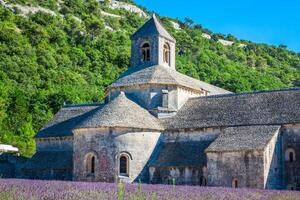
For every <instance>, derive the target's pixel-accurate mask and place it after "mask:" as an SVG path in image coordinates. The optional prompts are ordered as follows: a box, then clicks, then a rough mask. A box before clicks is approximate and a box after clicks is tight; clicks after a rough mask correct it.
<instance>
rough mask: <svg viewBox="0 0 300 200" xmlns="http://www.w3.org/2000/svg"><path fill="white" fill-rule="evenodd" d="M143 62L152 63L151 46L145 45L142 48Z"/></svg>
mask: <svg viewBox="0 0 300 200" xmlns="http://www.w3.org/2000/svg"><path fill="white" fill-rule="evenodd" d="M142 61H143V62H146V61H150V44H149V43H145V44H143V46H142Z"/></svg>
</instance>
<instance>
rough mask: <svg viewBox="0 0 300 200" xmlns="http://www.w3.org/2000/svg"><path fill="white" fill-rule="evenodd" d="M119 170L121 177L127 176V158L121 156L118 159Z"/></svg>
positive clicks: (124, 155)
mask: <svg viewBox="0 0 300 200" xmlns="http://www.w3.org/2000/svg"><path fill="white" fill-rule="evenodd" d="M119 170H120V175H121V176H129V156H128V155H127V154H121V156H120V159H119Z"/></svg>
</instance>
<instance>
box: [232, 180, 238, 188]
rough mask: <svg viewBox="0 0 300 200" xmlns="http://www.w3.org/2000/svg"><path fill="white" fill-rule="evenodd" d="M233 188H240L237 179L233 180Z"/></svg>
mask: <svg viewBox="0 0 300 200" xmlns="http://www.w3.org/2000/svg"><path fill="white" fill-rule="evenodd" d="M232 187H233V188H238V187H239V185H238V180H237V179H236V178H235V179H233V180H232Z"/></svg>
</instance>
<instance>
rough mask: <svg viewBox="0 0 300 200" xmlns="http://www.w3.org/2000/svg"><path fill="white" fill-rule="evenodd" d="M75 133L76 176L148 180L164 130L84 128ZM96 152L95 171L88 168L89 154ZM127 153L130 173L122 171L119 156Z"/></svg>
mask: <svg viewBox="0 0 300 200" xmlns="http://www.w3.org/2000/svg"><path fill="white" fill-rule="evenodd" d="M74 132H75V136H74V180H76V181H103V182H116V181H118V180H119V179H121V180H122V181H124V182H133V181H137V180H139V179H141V181H143V182H148V178H149V174H148V173H149V169H148V165H147V164H148V163H149V162H151V159H152V157H153V156H155V152H156V149H157V148H158V145H159V141H160V136H161V133H158V132H149V131H141V130H139V131H138V130H132V129H112V128H110V129H81V130H75V131H74ZM88 153H93V154H94V155H95V156H96V164H95V173H94V174H89V173H88V172H87V171H86V165H85V157H86V155H87V154H88ZM123 153H124V154H127V155H128V157H129V158H130V159H129V173H128V176H121V175H119V157H120V155H121V154H123Z"/></svg>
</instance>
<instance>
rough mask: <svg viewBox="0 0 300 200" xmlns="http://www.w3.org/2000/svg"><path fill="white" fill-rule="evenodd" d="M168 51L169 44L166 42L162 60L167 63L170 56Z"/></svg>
mask: <svg viewBox="0 0 300 200" xmlns="http://www.w3.org/2000/svg"><path fill="white" fill-rule="evenodd" d="M170 53H171V50H170V45H169V44H168V43H165V44H164V55H163V58H164V62H165V63H167V64H168V65H170V57H171V56H170Z"/></svg>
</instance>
